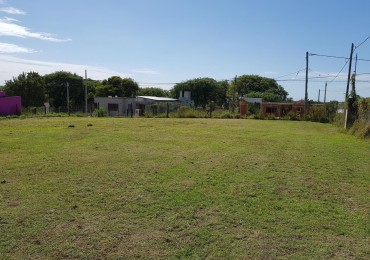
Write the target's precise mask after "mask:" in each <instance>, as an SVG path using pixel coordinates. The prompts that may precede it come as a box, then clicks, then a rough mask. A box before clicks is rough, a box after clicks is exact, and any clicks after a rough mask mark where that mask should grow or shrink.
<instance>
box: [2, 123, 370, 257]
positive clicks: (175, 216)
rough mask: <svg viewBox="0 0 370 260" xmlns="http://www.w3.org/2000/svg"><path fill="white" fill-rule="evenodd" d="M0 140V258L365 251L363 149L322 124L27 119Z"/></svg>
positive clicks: (367, 151)
mask: <svg viewBox="0 0 370 260" xmlns="http://www.w3.org/2000/svg"><path fill="white" fill-rule="evenodd" d="M70 124H72V125H74V126H75V127H68V125H70ZM88 124H92V126H88ZM0 136H1V139H0V155H1V164H0V181H1V183H0V259H55V258H57V259H61V258H81V259H107V258H110V259H117V258H122V259H126V258H152V259H153V258H170V259H176V258H180V259H181V258H182V259H186V258H191V259H204V258H209V259H216V258H223V259H225V258H232V259H241V258H247V259H250V258H263V259H277V258H294V259H313V258H314V259H323V258H337V259H351V258H353V259H365V258H369V257H370V246H369V241H370V239H369V238H370V225H369V223H370V219H369V215H370V203H369V194H370V142H369V141H364V140H359V139H356V138H355V137H353V136H350V135H346V134H343V133H340V132H339V131H338V128H336V127H334V126H331V125H328V124H319V123H310V122H291V121H257V120H221V119H218V120H217V119H216V120H211V119H137V118H133V119H123V118H49V119H48V118H39V119H38V118H34V119H24V120H21V119H11V120H8V119H7V120H0Z"/></svg>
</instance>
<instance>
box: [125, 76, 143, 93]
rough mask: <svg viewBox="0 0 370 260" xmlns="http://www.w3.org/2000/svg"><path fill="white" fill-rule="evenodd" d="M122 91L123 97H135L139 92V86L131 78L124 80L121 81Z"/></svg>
mask: <svg viewBox="0 0 370 260" xmlns="http://www.w3.org/2000/svg"><path fill="white" fill-rule="evenodd" d="M122 90H123V96H124V97H135V96H136V94H137V91H138V90H139V84H137V83H136V82H135V81H134V80H133V79H131V78H124V79H123V80H122Z"/></svg>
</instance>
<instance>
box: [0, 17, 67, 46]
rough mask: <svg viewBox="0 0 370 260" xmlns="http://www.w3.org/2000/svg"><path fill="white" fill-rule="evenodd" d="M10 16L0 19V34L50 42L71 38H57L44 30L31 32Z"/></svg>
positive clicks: (65, 40) (64, 40)
mask: <svg viewBox="0 0 370 260" xmlns="http://www.w3.org/2000/svg"><path fill="white" fill-rule="evenodd" d="M15 22H17V20H15V19H12V18H8V17H5V18H2V19H0V36H13V37H19V38H36V39H39V40H45V41H50V42H68V41H71V39H58V38H56V37H55V35H53V34H50V33H44V32H31V31H30V29H29V28H27V27H24V26H20V25H18V24H16V23H15Z"/></svg>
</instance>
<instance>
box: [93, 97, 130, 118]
mask: <svg viewBox="0 0 370 260" xmlns="http://www.w3.org/2000/svg"><path fill="white" fill-rule="evenodd" d="M94 101H95V103H96V104H97V105H98V107H99V108H104V109H105V110H106V111H107V112H108V116H130V115H129V114H127V112H128V111H127V109H128V107H129V104H132V107H133V109H134V113H135V108H136V98H124V97H96V98H95V99H94ZM110 104H111V105H110ZM112 104H115V105H118V109H117V111H115V110H110V109H109V107H112Z"/></svg>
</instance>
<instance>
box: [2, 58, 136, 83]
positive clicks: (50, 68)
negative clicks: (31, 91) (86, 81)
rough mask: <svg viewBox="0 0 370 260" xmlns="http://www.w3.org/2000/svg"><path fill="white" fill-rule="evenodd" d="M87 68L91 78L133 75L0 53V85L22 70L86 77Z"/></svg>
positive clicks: (100, 78)
mask: <svg viewBox="0 0 370 260" xmlns="http://www.w3.org/2000/svg"><path fill="white" fill-rule="evenodd" d="M85 70H87V74H88V77H89V78H92V79H96V80H103V79H107V78H109V77H111V76H120V77H122V78H126V77H132V75H130V74H125V73H121V72H117V71H113V70H110V69H107V68H103V67H97V66H87V65H82V64H67V63H57V62H48V61H38V60H26V59H21V58H16V57H13V56H10V55H1V54H0V85H2V84H4V82H5V81H6V80H10V79H12V78H13V77H16V76H18V75H19V74H21V73H22V72H29V71H35V72H38V73H39V74H40V75H45V74H49V73H53V72H56V71H68V72H71V73H76V74H77V75H80V76H82V77H84V76H85Z"/></svg>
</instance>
